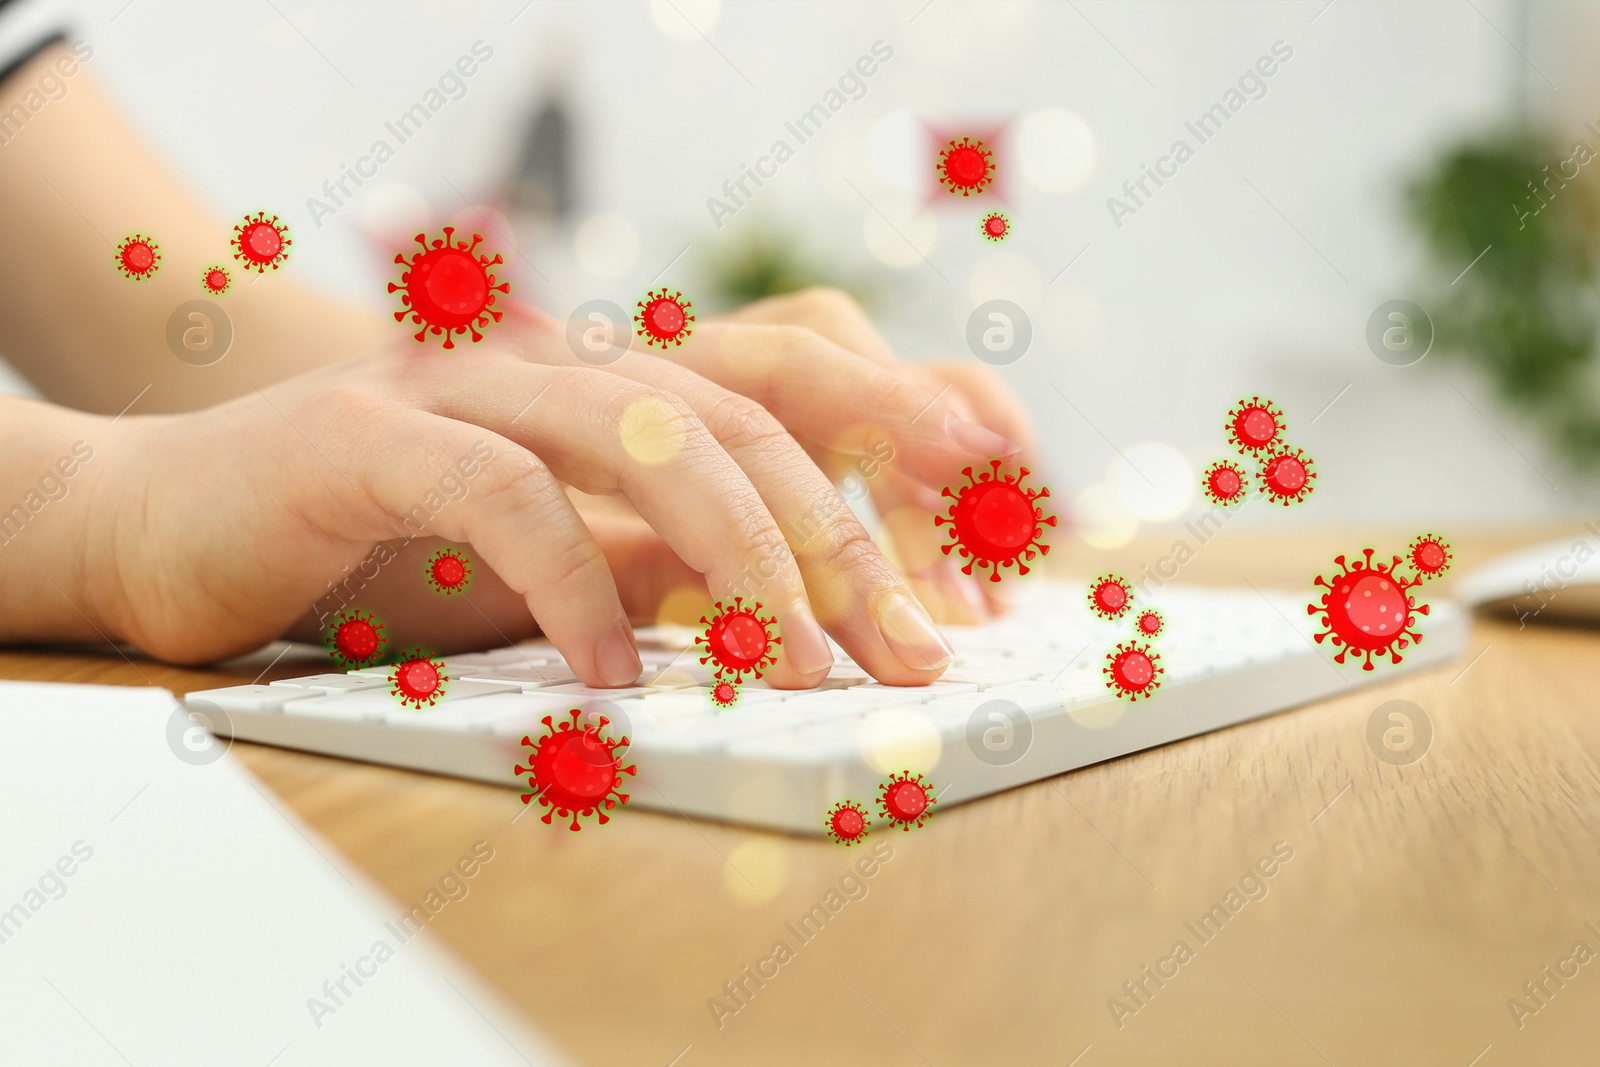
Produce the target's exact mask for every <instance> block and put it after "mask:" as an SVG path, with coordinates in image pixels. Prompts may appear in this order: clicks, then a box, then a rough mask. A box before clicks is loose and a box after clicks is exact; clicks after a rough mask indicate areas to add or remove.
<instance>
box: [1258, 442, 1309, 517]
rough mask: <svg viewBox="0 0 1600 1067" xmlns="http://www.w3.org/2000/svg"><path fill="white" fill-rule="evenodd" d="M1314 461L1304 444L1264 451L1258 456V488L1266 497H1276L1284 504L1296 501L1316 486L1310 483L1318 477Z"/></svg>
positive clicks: (1276, 499) (1272, 498)
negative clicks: (1296, 446)
mask: <svg viewBox="0 0 1600 1067" xmlns="http://www.w3.org/2000/svg"><path fill="white" fill-rule="evenodd" d="M1315 465H1316V464H1315V463H1314V462H1313V461H1312V459H1311V457H1310V456H1308V455H1306V452H1305V449H1303V448H1290V447H1289V446H1287V445H1285V446H1284V447H1283V448H1279V449H1274V450H1273V451H1270V452H1267V453H1266V454H1265V455H1263V456H1262V457H1261V468H1260V470H1259V472H1258V473H1259V475H1260V479H1261V481H1260V485H1261V491H1262V492H1263V493H1264V494H1266V497H1267V499H1268V500H1274V501H1277V502H1278V503H1279V504H1282V505H1283V506H1284V507H1288V506H1289V505H1290V504H1298V503H1300V502H1301V501H1302V500H1304V499H1305V498H1306V497H1308V496H1310V495H1311V490H1312V489H1314V488H1316V487H1315V486H1314V485H1312V484H1311V483H1312V482H1314V481H1316V480H1317V472H1316V471H1315V470H1313V469H1312V468H1313V467H1314V466H1315Z"/></svg>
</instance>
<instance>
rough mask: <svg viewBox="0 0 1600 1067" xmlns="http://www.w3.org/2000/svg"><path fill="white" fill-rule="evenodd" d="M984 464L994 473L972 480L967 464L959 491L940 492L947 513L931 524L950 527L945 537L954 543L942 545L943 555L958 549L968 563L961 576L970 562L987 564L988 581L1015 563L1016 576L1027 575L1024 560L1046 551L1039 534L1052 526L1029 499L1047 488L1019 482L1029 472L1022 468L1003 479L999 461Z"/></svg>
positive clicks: (967, 571)
mask: <svg viewBox="0 0 1600 1067" xmlns="http://www.w3.org/2000/svg"><path fill="white" fill-rule="evenodd" d="M989 465H990V467H991V468H993V472H992V473H984V474H980V475H979V476H978V477H977V478H974V477H973V476H972V468H971V467H967V468H965V469H963V470H962V472H961V473H962V474H964V475H966V476H967V484H966V485H964V486H962V487H961V489H960V490H959V491H958V492H951V491H950V488H949V486H946V487H945V490H944V494H943V495H945V496H947V497H949V498H950V499H951V500H952V501H954V503H952V504H951V505H950V517H949V518H945V517H944V516H943V515H935V516H934V517H933V524H934V525H935V526H942V525H944V524H946V523H948V524H949V525H950V539H951V540H952V541H953V542H955V543H954V544H948V545H944V546H942V547H943V548H944V554H945V555H947V556H948V555H949V554H950V551H951V550H952V549H954V548H957V547H959V548H960V550H961V558H962V559H965V560H966V561H967V563H966V565H965V566H964V567H962V568H961V571H962V573H963V574H971V573H972V566H973V564H977V565H978V567H980V568H985V567H986V568H989V580H990V581H991V582H998V581H999V580H1000V568H1001V567H1010V566H1012V565H1013V564H1015V566H1016V568H1017V573H1018V574H1027V573H1028V565H1027V564H1026V563H1025V562H1023V561H1024V560H1031V559H1033V558H1034V556H1036V555H1038V554H1039V553H1043V554H1045V555H1049V554H1050V546H1049V545H1046V544H1042V543H1041V542H1040V541H1039V538H1040V537H1042V536H1044V527H1046V526H1054V525H1055V524H1056V517H1055V516H1054V515H1048V516H1047V515H1045V513H1044V511H1043V509H1041V508H1037V507H1035V506H1034V503H1033V502H1034V501H1035V500H1037V499H1039V498H1041V497H1047V496H1049V495H1050V490H1048V489H1024V488H1022V480H1023V479H1024V478H1026V477H1027V476H1028V468H1027V467H1021V468H1019V471H1020V473H1018V474H1017V475H1016V476H1015V477H1012V476H1011V475H1009V474H1008V475H1006V476H1005V477H1004V478H1002V477H1000V461H999V460H998V459H992V460H990V461H989ZM1035 549H1038V552H1035V551H1034V550H1035Z"/></svg>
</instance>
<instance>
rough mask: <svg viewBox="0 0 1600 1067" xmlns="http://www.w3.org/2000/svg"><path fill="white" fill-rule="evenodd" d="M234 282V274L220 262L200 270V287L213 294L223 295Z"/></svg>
mask: <svg viewBox="0 0 1600 1067" xmlns="http://www.w3.org/2000/svg"><path fill="white" fill-rule="evenodd" d="M232 284H233V276H232V275H231V274H229V273H228V269H227V268H226V267H224V266H221V265H220V264H213V265H212V266H209V267H207V268H206V269H205V270H203V271H201V272H200V288H202V289H204V290H205V291H206V292H208V293H210V294H211V295H212V296H221V295H222V294H223V293H226V292H227V291H228V287H229V286H231V285H232Z"/></svg>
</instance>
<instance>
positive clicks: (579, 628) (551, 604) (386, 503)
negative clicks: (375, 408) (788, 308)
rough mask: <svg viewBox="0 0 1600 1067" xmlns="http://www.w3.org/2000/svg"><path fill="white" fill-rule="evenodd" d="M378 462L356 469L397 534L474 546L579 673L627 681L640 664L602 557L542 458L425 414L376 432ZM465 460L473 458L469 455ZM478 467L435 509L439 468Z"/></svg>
mask: <svg viewBox="0 0 1600 1067" xmlns="http://www.w3.org/2000/svg"><path fill="white" fill-rule="evenodd" d="M376 432H377V434H378V438H377V441H376V445H377V449H376V452H377V458H376V459H375V460H373V461H372V462H370V463H369V464H368V465H367V467H366V469H365V470H363V471H361V472H359V474H358V475H357V477H358V479H359V481H360V483H361V485H362V487H363V488H365V489H366V490H367V491H368V492H369V493H370V494H371V495H372V498H373V499H374V500H375V501H376V502H377V503H378V505H379V506H380V507H382V508H383V510H384V511H385V512H386V514H387V516H388V517H389V520H390V521H391V522H392V523H393V524H394V526H395V528H396V529H397V530H403V531H404V532H405V533H408V534H413V535H414V534H415V533H416V532H418V531H419V530H420V528H421V527H424V526H425V527H426V529H427V532H428V533H429V534H433V535H437V536H441V537H444V538H447V539H448V540H451V541H458V542H466V543H470V544H471V545H472V547H473V548H474V549H476V550H477V551H478V552H479V553H480V554H481V555H482V557H483V561H484V562H485V563H486V564H487V565H488V566H489V567H490V568H492V569H493V570H494V572H495V573H496V574H497V575H499V576H500V578H501V580H502V581H504V582H505V583H506V584H507V585H508V586H510V587H511V588H512V589H513V590H515V591H516V592H517V593H519V594H520V595H521V596H522V598H523V600H524V601H525V602H526V603H527V605H528V610H529V611H530V612H531V613H532V614H533V617H534V619H536V620H537V621H538V623H539V626H540V628H541V629H542V630H543V631H544V633H545V634H546V636H548V637H549V638H550V640H551V641H553V642H554V643H555V645H556V647H557V648H558V649H560V650H561V654H562V656H563V657H564V658H565V659H566V661H567V664H568V665H569V666H570V667H571V668H572V671H573V673H574V674H576V675H577V676H578V677H579V678H581V679H582V680H583V681H584V683H585V684H588V685H592V686H618V685H627V684H628V683H629V682H632V681H634V680H636V679H637V678H638V677H639V674H640V671H641V670H642V666H641V664H640V661H639V652H638V648H637V646H636V645H635V643H634V639H633V629H632V627H631V626H629V625H628V618H627V616H626V615H625V614H624V613H623V610H622V604H621V602H620V601H619V599H618V597H617V588H616V584H615V582H614V581H613V580H612V577H611V570H610V568H609V567H607V566H606V559H605V555H604V554H603V553H602V552H601V551H600V546H599V545H597V544H596V543H595V540H594V537H593V536H592V535H591V534H590V532H589V529H588V527H586V526H585V525H584V524H583V520H582V519H580V518H579V517H578V513H577V511H576V510H574V508H573V506H572V502H571V501H570V500H568V499H567V495H566V493H565V492H564V491H563V490H562V488H561V485H560V484H559V483H558V482H557V480H556V479H555V477H554V476H553V475H552V474H551V472H550V470H549V468H548V467H547V466H546V465H545V464H544V463H543V462H542V461H541V460H540V459H539V457H538V456H536V455H534V454H533V453H531V452H529V451H528V450H527V449H526V448H523V447H521V446H520V445H518V444H516V443H514V442H513V441H510V440H508V439H506V438H505V437H503V436H501V435H499V434H496V433H493V432H490V431H488V430H486V429H484V428H482V427H480V426H474V425H469V424H467V423H465V422H459V421H453V420H451V419H448V418H439V417H437V416H434V415H430V414H427V413H424V412H417V413H415V414H412V415H410V416H407V417H404V418H401V419H398V420H394V421H391V422H388V423H386V424H385V425H384V426H383V428H381V429H379V430H377V431H376ZM462 457H471V458H470V459H463V458H462ZM463 464H467V465H471V466H473V467H475V472H474V473H473V474H472V475H471V476H470V477H466V478H464V479H463V480H465V481H467V483H468V485H469V489H468V492H467V495H466V496H464V497H463V498H462V499H461V500H459V501H455V502H450V503H448V504H447V505H446V506H443V507H441V508H438V509H437V510H434V509H431V508H429V507H427V506H425V505H424V504H423V503H422V502H423V501H425V500H427V499H428V497H430V496H434V497H437V496H438V485H437V474H436V472H437V471H438V470H439V469H440V468H443V469H446V470H452V471H454V470H458V469H459V470H461V473H462V474H463V475H466V470H464V469H461V468H462V465H463Z"/></svg>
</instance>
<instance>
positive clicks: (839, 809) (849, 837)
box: [822, 800, 872, 848]
mask: <svg viewBox="0 0 1600 1067" xmlns="http://www.w3.org/2000/svg"><path fill="white" fill-rule="evenodd" d="M822 825H823V826H826V827H827V828H828V836H829V837H831V838H833V839H834V840H835V841H837V842H839V844H841V845H843V846H845V847H846V848H849V847H850V846H851V845H853V844H855V843H856V842H858V841H861V840H862V839H864V838H865V837H866V836H867V830H868V829H869V828H871V826H872V823H870V822H868V821H867V811H866V809H865V808H863V807H862V806H861V805H860V804H857V803H856V802H855V801H853V800H841V801H839V803H837V804H835V805H834V806H833V810H832V811H830V812H828V817H827V818H826V819H825V820H823V823H822Z"/></svg>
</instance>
